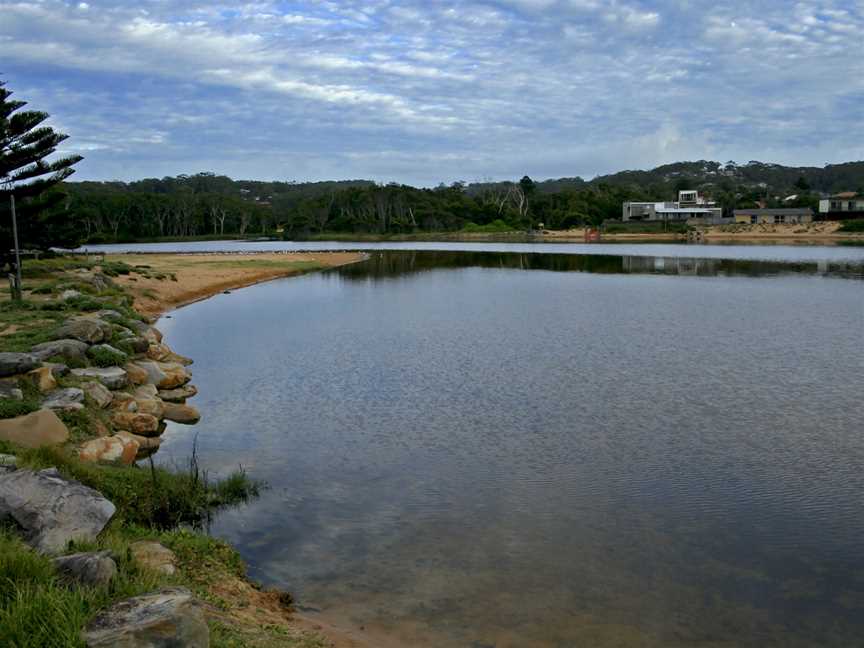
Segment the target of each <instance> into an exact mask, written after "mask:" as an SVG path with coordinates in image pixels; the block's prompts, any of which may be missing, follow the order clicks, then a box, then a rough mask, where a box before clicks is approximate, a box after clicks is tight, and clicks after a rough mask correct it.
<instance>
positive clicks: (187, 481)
mask: <svg viewBox="0 0 864 648" xmlns="http://www.w3.org/2000/svg"><path fill="white" fill-rule="evenodd" d="M234 261H235V262H236V260H234ZM316 267H317V266H316ZM94 271H97V272H101V273H103V274H104V275H107V276H108V277H111V278H112V285H102V286H95V285H94V284H93V283H92V281H91V280H92V275H93V273H94ZM85 274H86V276H87V277H89V279H85ZM23 275H24V286H25V289H26V291H25V299H24V300H23V301H21V302H12V301H10V300H9V295H8V289H5V291H4V292H2V293H0V350H2V351H27V350H29V349H30V348H31V347H32V346H33V345H34V344H38V343H40V342H44V341H48V340H50V339H52V337H53V333H54V331H55V330H56V329H57V327H58V326H59V325H60V324H61V323H62V322H63V321H65V320H67V319H69V318H70V317H73V316H76V315H82V314H86V313H90V312H93V311H98V310H103V309H111V310H114V311H117V313H119V315H120V320H119V321H120V322H126V323H130V324H131V323H132V320H137V321H140V320H141V319H142V315H141V314H140V313H139V312H137V311H136V310H135V308H134V307H133V304H134V300H135V296H134V295H133V293H132V291H131V290H130V289H128V288H126V287H125V284H124V282H126V283H132V284H134V283H137V282H141V283H144V282H150V283H153V284H160V285H166V286H168V285H174V284H176V283H177V281H176V275H174V274H173V273H172V272H170V271H165V270H163V269H160V268H155V267H154V266H152V265H149V266H148V265H147V264H140V265H138V266H136V265H134V264H131V263H129V262H128V261H127V260H112V259H108V260H100V261H97V260H94V259H87V258H84V257H58V258H52V259H43V260H39V261H35V260H28V261H26V262H25V264H24V267H23ZM131 280H135V281H131ZM67 291H75V293H77V294H73V293H69V292H67ZM109 342H110V343H111V344H112V345H116V346H117V347H118V348H123V339H122V337H120V336H118V337H116V338H112V339H111V340H109ZM130 356H131V352H130ZM57 360H61V358H57ZM63 361H64V362H65V363H67V364H72V363H70V361H69V360H68V359H66V360H63ZM90 363H91V364H99V362H98V358H97V357H95V356H94V357H93V358H91V359H90ZM56 379H57V383H58V387H75V386H80V379H78V378H75V377H73V376H71V375H69V374H67V375H65V376H58V377H57V378H56ZM17 386H18V387H19V388H20V389H21V390H22V392H23V395H24V398H23V400H20V401H19V400H13V399H5V398H0V418H11V417H13V416H17V415H20V414H23V413H26V412H27V411H31V410H33V409H36V408H37V407H38V406H39V403H40V394H39V390H38V389H37V388H36V386H35V385H34V384H32V383H31V382H30V379H29V378H22V379H19V380H18V381H17ZM59 416H60V418H61V420H63V422H64V423H65V424H66V425H67V427H68V428H69V430H70V438H69V441H68V442H67V443H65V444H64V445H62V446H54V447H43V448H40V449H27V448H22V447H19V446H15V445H13V444H10V443H8V442H0V453H3V454H11V455H14V456H15V457H16V464H17V466H18V468H19V469H34V470H38V469H42V468H47V467H56V468H57V469H58V470H59V471H60V473H61V474H62V475H63V476H65V477H67V478H69V479H73V480H76V481H79V482H81V483H83V484H85V485H87V486H90V487H91V488H94V489H95V490H97V491H99V492H100V493H102V494H103V495H104V496H105V497H106V498H107V499H108V500H110V501H111V502H112V503H113V504H114V505H115V506H116V508H117V512H116V514H115V515H114V517H113V518H112V520H111V522H110V523H109V525H108V526H107V527H106V528H105V530H104V531H103V532H102V533H101V534H100V536H99V538H98V539H97V540H96V541H95V542H88V543H82V542H79V543H72V544H71V545H70V546H69V547H68V548H67V550H66V551H65V552H64V553H65V554H71V553H76V552H81V551H94V550H108V551H110V552H111V555H112V557H113V558H114V560H115V562H116V564H117V575H116V576H115V577H114V578H113V579H112V580H111V581H110V583H109V584H107V585H97V586H86V585H80V584H74V585H73V584H72V583H69V582H67V581H65V580H64V579H63V578H62V577H61V576H60V574H59V573H58V572H57V571H56V570H55V568H54V565H53V563H52V562H51V560H50V559H49V558H47V557H45V556H43V555H40V554H38V553H36V552H35V551H34V550H32V549H31V548H30V547H29V546H28V545H27V544H25V543H24V542H23V541H22V539H21V538H20V537H19V535H18V533H17V531H16V530H15V529H13V528H11V527H4V526H2V525H0V644H2V645H3V646H10V648H37V647H38V648H43V647H52V648H53V647H56V648H73V647H74V648H82V647H83V646H84V643H83V641H82V639H81V637H80V633H81V630H82V628H83V627H84V626H85V625H86V624H87V622H88V621H89V620H90V619H91V618H92V617H93V616H94V615H95V614H96V613H97V612H98V611H99V610H100V609H102V608H104V607H105V606H108V605H110V604H112V603H114V602H117V601H119V600H122V599H125V598H127V597H130V596H136V595H140V594H144V593H146V592H150V591H153V590H155V589H158V588H160V587H166V586H184V587H187V588H189V589H190V590H191V591H193V592H194V593H195V595H196V596H197V597H198V598H199V599H200V600H201V601H203V602H204V605H205V612H206V615H207V618H208V624H209V626H210V630H211V645H212V646H215V647H216V648H241V647H243V646H249V647H260V648H275V647H276V646H286V647H289V648H323V647H324V646H329V645H330V643H329V642H328V641H327V640H326V639H324V638H323V637H322V636H320V635H318V634H315V633H309V632H304V631H302V630H300V629H298V627H297V626H296V625H295V624H294V623H293V622H291V620H290V613H291V609H290V604H291V599H290V596H289V595H287V594H285V593H282V592H276V591H266V590H263V589H261V588H260V587H258V586H256V585H255V584H254V583H253V582H251V581H250V580H249V579H247V578H246V573H245V566H244V564H243V561H242V560H241V559H240V557H239V555H238V554H237V552H236V551H234V550H233V549H232V548H231V547H230V546H228V545H227V544H226V543H224V542H222V541H219V540H217V539H214V538H211V537H209V536H208V535H207V534H206V533H204V532H203V531H200V530H195V529H201V528H203V527H204V526H206V521H207V520H208V518H209V516H210V515H212V513H213V512H214V511H216V510H218V509H220V508H222V507H227V506H233V505H237V504H239V503H242V502H244V501H246V500H247V499H249V498H251V497H255V496H256V495H257V493H258V488H259V485H258V484H256V483H255V482H254V481H253V480H252V479H250V478H249V476H247V475H246V474H245V473H244V472H242V471H237V472H235V473H233V474H230V475H228V476H227V477H225V478H223V479H219V480H211V479H210V478H209V477H208V475H207V474H206V472H205V471H203V470H202V469H201V468H200V466H199V465H198V462H197V459H196V457H195V454H194V453H193V456H192V457H190V458H189V460H188V462H187V463H186V465H185V466H183V467H182V468H175V469H170V470H169V469H165V468H159V467H155V466H154V465H153V464H152V463H151V462H148V461H146V460H144V461H140V462H139V464H138V465H132V466H127V467H124V466H119V465H101V464H95V463H88V462H84V461H81V460H80V459H79V458H78V451H77V450H78V445H79V444H80V443H82V442H83V441H85V440H87V439H90V438H93V437H96V436H98V435H99V432H100V431H99V426H100V425H101V426H103V427H102V432H103V433H104V429H105V428H104V426H105V425H106V424H107V423H108V417H109V411H108V410H103V409H101V408H99V407H98V405H96V404H95V403H94V402H92V401H91V400H90V398H89V397H87V398H85V401H84V409H83V410H80V411H77V412H71V413H60V414H59ZM140 540H154V541H157V542H159V543H161V544H163V545H164V546H166V547H167V548H168V549H170V550H171V551H173V552H174V554H175V556H176V567H177V570H176V573H174V574H171V575H167V574H164V573H161V572H157V571H153V570H151V569H147V568H146V567H143V566H141V565H140V564H139V563H137V562H136V560H135V559H134V558H133V552H132V545H133V543H135V542H137V541H140Z"/></svg>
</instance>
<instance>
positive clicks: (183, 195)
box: [54, 161, 864, 242]
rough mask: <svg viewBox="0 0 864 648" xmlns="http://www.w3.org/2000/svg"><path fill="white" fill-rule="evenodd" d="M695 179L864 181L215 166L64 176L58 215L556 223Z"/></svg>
mask: <svg viewBox="0 0 864 648" xmlns="http://www.w3.org/2000/svg"><path fill="white" fill-rule="evenodd" d="M685 188H687V189H699V190H701V191H702V192H703V193H704V194H705V195H707V196H709V197H710V198H712V199H713V200H715V201H716V202H717V204H718V205H719V206H721V207H722V208H723V209H724V211H725V212H726V213H731V210H733V209H735V208H738V207H753V206H755V205H756V204H757V203H758V204H763V205H764V204H767V205H768V206H781V205H782V206H797V207H805V206H809V207H814V208H815V207H816V205H817V203H818V199H819V195H820V194H824V193H833V192H838V191H864V162H848V163H844V164H833V165H828V166H825V167H823V168H817V167H785V166H782V165H778V164H767V163H763V162H748V163H747V164H742V165H738V164H735V163H733V162H728V163H726V164H721V163H719V162H710V161H698V162H676V163H674V164H667V165H664V166H660V167H657V168H656V169H652V170H650V171H621V172H619V173H615V174H611V175H606V176H600V177H597V178H593V179H592V180H590V181H586V180H583V179H582V178H578V177H575V178H559V179H557V180H543V181H540V182H535V181H534V180H532V179H531V178H529V177H528V176H525V177H523V178H522V179H521V180H519V181H511V182H493V183H472V184H467V185H466V184H465V183H461V182H457V183H453V184H451V185H449V186H448V185H443V184H442V185H439V186H438V187H435V188H416V187H411V186H408V185H399V184H395V183H392V184H387V185H380V184H376V183H375V182H372V181H370V180H341V181H325V182H307V183H297V182H263V181H254V180H232V179H231V178H228V177H226V176H219V175H215V174H213V173H198V174H196V175H191V176H186V175H181V176H177V177H168V178H162V179H156V178H152V179H145V180H138V181H135V182H128V183H127V182H116V181H115V182H67V183H64V184H63V185H62V186H61V189H60V190H61V191H63V192H65V194H66V196H65V200H63V202H62V207H61V208H60V209H62V214H55V215H54V216H56V217H57V218H56V222H57V223H59V224H62V226H63V227H64V229H65V230H66V231H67V233H68V232H74V233H76V234H78V235H80V236H82V237H83V238H84V239H85V240H89V241H94V242H95V241H123V240H136V239H148V238H161V237H174V238H178V237H179V238H184V237H192V236H196V237H200V236H215V237H222V236H234V235H239V236H250V235H261V236H274V235H276V234H282V235H284V236H286V237H293V238H299V237H303V236H306V235H309V234H321V233H324V232H371V233H378V234H386V233H396V232H415V231H438V230H459V229H463V228H468V229H471V228H475V229H476V228H481V229H482V228H486V229H487V231H495V230H504V229H513V228H517V229H529V228H534V227H536V226H538V225H539V224H541V223H542V224H543V226H544V227H547V228H553V229H559V228H568V227H575V226H579V225H583V224H586V223H587V224H592V225H596V224H599V223H602V222H603V221H605V220H608V219H615V218H620V214H621V203H622V202H623V201H626V200H658V201H659V200H674V199H675V198H676V196H677V192H678V190H679V189H685Z"/></svg>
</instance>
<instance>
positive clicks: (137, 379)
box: [123, 362, 150, 385]
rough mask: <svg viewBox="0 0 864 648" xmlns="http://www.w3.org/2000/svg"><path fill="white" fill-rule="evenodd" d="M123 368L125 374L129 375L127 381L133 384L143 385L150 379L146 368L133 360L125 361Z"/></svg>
mask: <svg viewBox="0 0 864 648" xmlns="http://www.w3.org/2000/svg"><path fill="white" fill-rule="evenodd" d="M123 368H124V369H125V370H126V375H127V376H129V382H130V383H132V384H133V385H143V384H145V383H146V382H147V381H148V380H150V374H149V373H148V372H147V370H146V369H144V368H143V367H139V366H138V365H137V364H135V363H134V362H128V363H126V365H125V366H124V367H123Z"/></svg>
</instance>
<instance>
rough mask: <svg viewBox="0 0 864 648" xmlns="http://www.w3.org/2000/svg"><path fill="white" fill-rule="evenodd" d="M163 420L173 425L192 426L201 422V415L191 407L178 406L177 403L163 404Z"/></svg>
mask: <svg viewBox="0 0 864 648" xmlns="http://www.w3.org/2000/svg"><path fill="white" fill-rule="evenodd" d="M163 416H164V418H166V419H167V420H169V421H174V422H175V423H183V424H185V425H194V424H195V423H197V422H198V421H200V420H201V414H200V413H199V412H198V410H197V409H195V408H194V407H192V406H191V405H178V404H177V403H165V404H164V413H163Z"/></svg>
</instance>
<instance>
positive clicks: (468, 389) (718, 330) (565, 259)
mask: <svg viewBox="0 0 864 648" xmlns="http://www.w3.org/2000/svg"><path fill="white" fill-rule="evenodd" d="M172 245H174V246H175V248H176V244H172ZM338 245H339V247H340V248H341V249H348V247H349V246H346V245H345V244H341V243H340V244H338ZM413 246H414V247H423V248H425V249H423V250H418V251H399V250H393V249H381V248H376V246H374V245H370V244H361V245H359V247H362V248H363V249H372V250H373V251H372V252H371V253H370V259H369V260H368V261H366V262H364V263H361V264H357V265H353V266H349V267H345V268H341V269H337V270H334V271H329V272H324V273H318V274H311V275H306V276H303V277H299V278H292V279H286V280H278V281H273V282H270V283H266V284H261V285H258V286H254V287H251V288H247V289H243V290H238V291H234V292H232V293H231V294H227V295H218V296H215V297H213V298H211V299H209V300H206V301H203V302H199V303H196V304H192V305H190V306H187V307H185V308H182V309H179V310H177V311H175V312H174V313H172V316H171V317H170V318H163V319H162V320H161V321H160V323H159V326H160V328H161V329H162V330H163V331H164V333H165V335H166V341H167V342H168V343H169V344H170V345H171V347H172V348H173V349H175V350H176V351H177V352H178V353H181V354H184V355H188V356H191V357H193V358H194V359H195V365H194V366H193V367H192V369H193V370H194V374H195V378H194V381H193V382H194V383H195V384H196V385H197V386H198V388H199V390H200V395H199V396H198V397H197V398H195V399H194V400H193V401H192V402H193V403H194V404H195V405H196V406H197V407H198V408H199V409H200V410H201V412H202V414H203V420H202V422H201V423H200V424H199V425H198V426H196V427H195V428H188V427H183V426H177V425H173V424H172V425H171V427H170V428H169V430H168V432H166V436H165V441H164V443H163V446H162V450H161V451H160V452H159V454H158V455H157V459H158V461H160V462H163V463H165V462H173V461H178V462H179V461H182V459H183V458H184V457H185V456H187V455H188V454H189V452H190V451H191V448H192V439H193V437H194V436H196V434H197V446H198V452H199V457H200V459H201V461H202V463H203V465H204V466H205V467H207V468H208V469H209V470H210V471H211V472H212V473H213V474H220V473H225V472H227V471H229V470H231V469H234V468H236V467H237V466H238V465H242V466H243V468H244V469H246V470H247V471H248V472H249V473H250V474H251V475H252V476H253V477H255V478H257V479H263V480H265V481H266V482H267V483H268V488H267V489H266V490H265V491H264V492H263V493H262V496H261V497H260V498H259V499H257V500H255V501H253V502H250V503H249V504H248V505H245V506H242V507H240V508H237V509H233V510H230V511H225V512H222V513H220V514H219V515H217V516H216V518H215V519H214V520H213V523H212V527H211V531H212V533H214V534H215V535H217V536H219V537H222V538H225V539H226V540H228V541H230V542H231V543H233V544H234V545H235V546H236V547H238V549H239V550H240V552H241V553H242V554H243V557H244V558H245V559H246V560H247V561H248V563H249V565H250V574H251V576H252V577H253V578H256V579H258V580H260V581H262V582H264V583H265V584H268V585H274V586H279V587H281V588H284V589H287V590H289V591H291V592H293V593H294V594H295V595H296V597H297V600H298V602H299V604H300V606H302V608H303V609H304V610H306V611H307V612H308V613H309V614H311V615H312V616H318V617H320V618H322V619H324V620H327V621H331V622H336V623H340V624H343V625H348V626H352V627H356V628H359V627H363V628H364V630H363V632H364V633H365V634H367V635H368V636H369V637H371V638H372V642H371V643H372V645H382V646H383V645H406V646H425V647H436V648H438V647H449V646H454V647H457V646H459V647H462V646H464V647H470V648H488V647H492V646H495V647H497V648H505V647H516V646H520V647H521V646H538V647H541V648H546V647H553V646H554V647H563V646H598V647H611V646H616V647H631V646H633V647H635V646H638V647H655V646H656V647H660V646H694V645H699V646H710V647H715V646H724V647H728V646H754V647H755V646H792V647H796V646H802V647H803V646H814V645H819V646H844V647H847V646H853V645H856V646H857V645H862V639H861V637H862V636H864V543H862V538H864V409H862V389H861V387H862V375H864V344H862V337H864V248H854V247H852V248H842V247H832V248H816V247H806V248H797V247H795V248H793V247H787V246H776V247H774V246H729V247H726V246H698V247H693V246H680V245H679V246H675V245H669V246H655V245H651V246H640V245H621V246H619V245H613V246H602V248H601V247H600V246H576V248H569V249H568V248H565V247H563V246H559V245H552V246H551V248H552V251H553V252H559V253H558V254H552V253H549V252H550V251H549V250H548V249H547V248H548V247H550V246H542V247H541V246H528V251H536V252H535V253H529V252H528V251H526V250H524V249H522V248H521V247H516V248H514V247H513V246H510V245H494V244H493V245H490V244H484V247H483V248H482V249H481V250H477V249H474V247H473V246H472V247H470V248H466V247H464V244H462V245H461V246H460V247H457V249H455V250H454V249H452V248H447V249H443V250H434V249H429V248H428V247H426V246H422V245H421V246H418V245H417V244H413ZM137 247H138V248H140V247H141V246H137ZM583 247H589V248H591V250H590V252H588V253H586V252H585V251H583V250H581V248H583ZM291 249H294V248H291ZM376 637H381V639H380V640H377V639H376ZM383 637H387V638H389V641H390V642H391V643H390V644H388V643H386V641H385V639H383ZM376 641H377V644H376Z"/></svg>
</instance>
